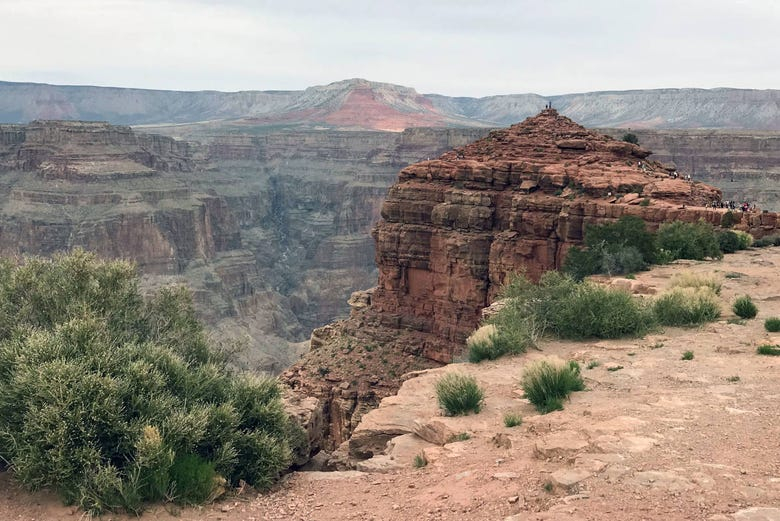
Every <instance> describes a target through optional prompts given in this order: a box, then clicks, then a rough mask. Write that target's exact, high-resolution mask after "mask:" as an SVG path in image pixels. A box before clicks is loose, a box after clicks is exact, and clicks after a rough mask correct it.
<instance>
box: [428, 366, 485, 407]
mask: <svg viewBox="0 0 780 521" xmlns="http://www.w3.org/2000/svg"><path fill="white" fill-rule="evenodd" d="M436 396H437V398H438V400H439V407H441V408H442V410H444V412H445V413H446V414H447V415H448V416H464V415H466V414H469V413H470V412H473V413H478V412H479V411H480V410H481V409H482V401H483V399H484V395H483V393H482V389H480V387H479V385H478V384H477V379H476V378H474V377H473V376H467V375H464V374H460V373H447V374H446V375H444V376H443V377H441V378H440V379H439V381H438V382H436Z"/></svg>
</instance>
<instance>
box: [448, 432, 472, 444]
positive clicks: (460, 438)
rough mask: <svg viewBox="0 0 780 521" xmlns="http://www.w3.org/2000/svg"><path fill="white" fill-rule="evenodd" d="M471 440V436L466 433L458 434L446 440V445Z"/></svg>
mask: <svg viewBox="0 0 780 521" xmlns="http://www.w3.org/2000/svg"><path fill="white" fill-rule="evenodd" d="M470 439H471V434H469V433H468V432H459V433H458V434H453V435H452V436H450V437H449V438H448V439H447V443H455V442H458V441H468V440H470Z"/></svg>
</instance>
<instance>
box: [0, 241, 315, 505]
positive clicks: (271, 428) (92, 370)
mask: <svg viewBox="0 0 780 521" xmlns="http://www.w3.org/2000/svg"><path fill="white" fill-rule="evenodd" d="M296 428H297V429H300V427H297V426H296V427H293V424H292V423H291V421H290V420H289V418H288V417H287V415H286V413H285V411H284V409H283V407H282V403H281V398H280V389H279V387H278V385H277V382H276V381H275V380H273V379H268V378H257V377H251V376H246V375H239V374H234V373H233V372H231V370H230V369H229V368H228V366H227V355H225V354H224V352H222V351H220V350H217V349H215V348H213V347H212V346H210V345H209V342H208V340H207V337H206V335H205V333H204V330H203V328H202V326H201V324H200V323H199V322H198V321H197V320H196V318H195V316H194V311H193V307H192V301H191V297H190V295H189V293H188V292H187V291H186V290H184V289H183V288H176V287H172V288H165V289H162V290H160V291H158V292H157V293H156V294H155V295H154V296H152V297H151V298H150V299H148V300H144V298H142V296H141V293H140V291H139V286H138V277H137V274H136V271H135V269H134V267H133V266H132V265H130V264H128V263H126V262H121V261H112V262H103V261H99V260H97V259H96V258H95V257H94V256H93V255H91V254H88V253H85V252H83V251H75V252H73V253H71V254H68V255H58V256H55V257H54V258H53V259H50V260H43V259H37V258H30V259H26V260H25V261H24V262H23V263H22V264H20V265H15V264H13V263H11V262H10V261H3V262H2V263H0V461H3V462H5V464H6V465H8V466H9V467H10V468H11V469H12V470H13V471H14V477H15V478H16V479H17V480H18V481H19V482H20V483H22V484H23V485H25V486H26V487H28V488H31V489H37V488H41V487H51V488H52V489H54V490H56V491H57V492H58V493H59V494H60V495H61V496H62V498H63V499H64V500H65V501H66V502H67V503H69V504H77V505H79V506H80V507H82V508H84V509H85V510H86V511H88V512H89V513H93V514H94V513H100V512H103V511H107V510H120V509H125V510H128V511H131V512H139V511H141V510H142V508H143V504H144V502H146V501H156V500H163V499H166V500H175V501H179V502H183V503H198V502H202V501H205V500H209V499H211V498H213V497H214V496H216V495H218V494H219V493H220V492H221V491H224V487H227V486H230V485H237V484H238V483H239V481H241V480H244V481H246V482H247V483H250V484H252V485H255V486H257V487H259V488H264V487H267V486H269V485H271V484H272V483H273V481H274V480H275V478H276V477H277V476H278V475H279V473H280V472H281V471H282V470H283V469H285V468H287V467H288V466H289V463H290V460H291V447H290V445H291V442H290V440H291V439H292V438H293V434H299V433H298V432H297V431H296Z"/></svg>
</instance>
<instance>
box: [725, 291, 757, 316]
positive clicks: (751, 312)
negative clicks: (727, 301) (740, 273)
mask: <svg viewBox="0 0 780 521" xmlns="http://www.w3.org/2000/svg"><path fill="white" fill-rule="evenodd" d="M731 309H732V311H734V314H735V315H737V316H738V317H740V318H755V316H756V315H757V314H758V307H756V305H755V304H754V303H753V299H752V298H750V295H743V296H741V297H737V299H736V300H735V301H734V305H733V306H732V307H731Z"/></svg>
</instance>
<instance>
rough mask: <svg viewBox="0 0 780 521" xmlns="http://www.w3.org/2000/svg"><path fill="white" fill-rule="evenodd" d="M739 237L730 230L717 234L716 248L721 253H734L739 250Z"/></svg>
mask: <svg viewBox="0 0 780 521" xmlns="http://www.w3.org/2000/svg"><path fill="white" fill-rule="evenodd" d="M740 244H741V242H740V239H739V235H737V234H736V233H734V232H733V231H732V230H726V231H721V232H718V247H719V248H720V251H722V252H723V253H734V252H735V251H737V250H739V249H740Z"/></svg>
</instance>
